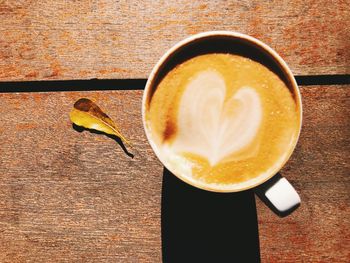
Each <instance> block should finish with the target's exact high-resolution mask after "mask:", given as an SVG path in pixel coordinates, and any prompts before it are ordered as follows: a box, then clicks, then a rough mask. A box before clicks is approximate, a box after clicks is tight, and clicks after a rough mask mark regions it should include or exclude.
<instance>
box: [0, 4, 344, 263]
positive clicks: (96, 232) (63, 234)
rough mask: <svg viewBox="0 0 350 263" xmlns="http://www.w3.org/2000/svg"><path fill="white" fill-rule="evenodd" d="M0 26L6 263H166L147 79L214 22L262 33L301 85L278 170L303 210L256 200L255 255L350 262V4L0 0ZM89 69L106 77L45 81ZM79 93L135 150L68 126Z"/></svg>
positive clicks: (0, 257) (0, 228)
mask: <svg viewBox="0 0 350 263" xmlns="http://www.w3.org/2000/svg"><path fill="white" fill-rule="evenodd" d="M0 21H1V22H0V80H1V81H2V82H1V83H0V89H1V91H2V93H1V94H0V121H1V126H0V143H1V144H0V150H1V157H0V262H68V261H70V262H160V261H161V257H162V256H161V253H162V252H161V234H160V233H161V229H160V218H161V186H162V172H163V167H162V165H161V164H160V163H159V161H158V160H157V159H156V157H155V156H154V154H153V153H152V150H151V149H150V147H149V145H148V143H147V141H146V138H145V135H144V133H143V129H142V125H141V115H140V105H141V96H142V88H143V86H144V83H145V79H146V78H147V75H148V73H149V72H150V70H151V68H152V67H153V65H154V64H155V63H156V61H157V60H158V59H159V57H160V56H161V55H162V54H163V53H164V52H165V51H166V50H167V49H168V48H169V47H171V46H172V45H173V44H175V43H176V42H178V41H179V40H181V39H183V38H185V37H186V36H189V35H191V34H194V33H198V32H202V31H208V30H234V31H240V32H243V33H247V34H250V35H252V36H255V37H257V38H259V39H261V40H262V41H264V42H266V43H267V44H269V45H270V46H271V47H273V48H274V49H275V50H276V51H277V52H278V53H280V55H281V56H282V57H283V58H284V59H285V60H286V62H287V63H288V64H289V65H290V67H291V68H292V70H293V72H294V74H296V75H297V76H298V80H299V83H300V84H301V93H302V96H303V103H304V124H303V130H302V134H301V138H300V143H299V144H298V146H297V149H296V151H295V153H294V154H293V156H292V158H291V160H290V161H289V162H288V163H287V165H286V166H285V168H284V169H283V171H282V173H283V174H284V175H285V176H286V177H287V178H288V179H289V180H290V181H291V182H292V183H293V185H294V186H295V187H296V189H297V190H298V192H299V193H300V195H301V198H302V205H301V207H300V208H299V209H298V210H297V211H295V212H294V213H293V214H292V215H290V216H288V217H285V218H279V217H277V216H276V215H274V214H273V213H272V212H271V211H270V210H269V209H268V208H267V207H266V206H265V205H264V204H262V202H261V201H259V200H257V209H258V219H259V234H260V247H261V258H262V262H349V261H350V253H349V251H350V230H349V229H350V220H349V218H350V213H349V212H350V208H349V196H350V195H349V193H350V180H349V171H350V162H349V154H350V139H349V138H350V86H349V83H350V78H349V74H350V63H349V61H350V41H349V40H350V8H349V2H348V1H341V0H335V1H331V2H330V1H326V0H318V1H315V0H311V1H301V0H296V1H286V0H282V1H271V2H264V3H261V2H260V1H231V2H226V1H219V0H214V1H178V2H176V3H173V2H171V1H169V2H158V1H111V0H104V1H87V0H86V1H45V0H44V1H35V0H32V1H24V0H21V1H10V0H0ZM314 75H316V76H314ZM307 76H312V77H307ZM92 78H98V79H111V80H108V81H91V82H90V81H76V82H75V81H68V82H49V81H51V80H81V79H86V80H89V79H92ZM125 79H127V80H125ZM39 80H40V81H41V80H42V81H44V82H27V81H39ZM10 81H11V82H10ZM303 84H308V85H303ZM335 84H339V85H335ZM29 88H31V89H32V91H35V92H30V90H29ZM111 89H113V90H111ZM62 90H64V92H62ZM77 90H80V91H77ZM18 91H21V92H18ZM27 91H28V92H27ZM80 97H89V98H92V99H94V100H96V101H97V102H98V104H99V105H100V106H101V107H102V108H104V109H106V110H107V112H108V113H109V115H110V116H111V117H112V118H113V119H115V120H116V121H117V123H118V124H119V126H120V129H121V130H122V131H123V132H124V134H125V135H126V136H127V137H128V138H131V140H132V141H133V142H134V144H135V147H136V149H137V150H138V151H139V152H140V153H141V155H136V157H135V158H134V159H131V158H129V157H128V156H126V155H125V154H124V152H123V150H122V149H121V148H120V147H119V145H118V144H116V143H115V142H114V141H113V140H111V139H110V138H108V137H105V136H101V135H98V134H92V133H89V132H82V133H79V132H77V131H76V130H74V129H73V128H72V126H71V123H70V121H69V118H68V113H69V111H70V109H71V108H72V105H73V103H74V102H75V101H76V100H77V99H78V98H80Z"/></svg>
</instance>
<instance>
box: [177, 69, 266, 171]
mask: <svg viewBox="0 0 350 263" xmlns="http://www.w3.org/2000/svg"><path fill="white" fill-rule="evenodd" d="M261 118H262V109H261V102H260V98H259V94H258V93H257V92H256V91H255V90H254V89H253V88H251V87H248V86H245V87H242V88H240V89H239V90H238V91H237V92H236V93H235V94H234V95H233V96H232V97H231V98H229V99H228V100H227V99H226V84H225V81H224V79H223V78H222V76H221V75H220V74H219V73H218V72H216V71H213V70H207V71H203V72H200V73H199V74H198V75H197V76H195V77H194V78H193V79H192V81H190V83H189V84H188V85H187V87H186V89H185V91H184V93H183V95H182V99H181V102H180V108H179V113H178V123H177V124H178V134H177V137H176V139H175V141H174V142H172V144H171V146H170V148H171V149H172V150H173V151H175V152H178V153H181V152H190V153H193V154H198V155H200V156H203V157H205V158H206V159H207V160H208V161H209V163H210V165H212V166H214V165H215V164H217V163H218V162H220V161H221V160H223V159H224V158H225V157H227V156H229V155H231V154H232V153H235V152H238V151H239V150H241V149H242V148H244V147H246V146H248V145H249V144H250V143H251V142H252V141H253V139H254V138H255V136H256V134H257V131H258V129H259V126H260V123H261ZM237 158H239V156H238V157H236V160H237ZM245 158H247V156H245ZM225 161H230V159H226V160H225Z"/></svg>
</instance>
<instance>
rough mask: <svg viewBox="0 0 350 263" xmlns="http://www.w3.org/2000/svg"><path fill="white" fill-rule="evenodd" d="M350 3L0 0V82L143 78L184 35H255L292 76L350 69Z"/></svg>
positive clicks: (319, 0) (314, 0)
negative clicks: (219, 32)
mask: <svg viewBox="0 0 350 263" xmlns="http://www.w3.org/2000/svg"><path fill="white" fill-rule="evenodd" d="M349 25H350V7H349V2H348V1H344V0H335V1H331V2H329V1H328V0H311V1H302V0H296V1H288V0H283V1H264V2H261V1H220V0H215V1H208V0H206V1H187V0H182V1H150V0H147V1H114V0H104V1H90V0H84V1H48V0H45V1H38V0H30V1H27V0H26V1H25V0H20V1H11V0H0V80H17V81H18V80H38V79H46V80H50V79H89V78H146V77H147V76H148V74H149V72H150V71H151V69H152V67H153V65H154V64H155V63H156V62H157V61H158V59H159V58H160V56H161V55H162V54H163V53H164V52H165V51H166V50H167V49H168V48H170V47H171V46H172V45H173V44H175V43H176V42H178V41H180V40H182V39H183V38H185V37H187V36H189V35H192V34H195V33H199V32H203V31H209V30H233V31H239V32H242V33H247V34H250V35H252V36H255V37H257V38H259V39H261V40H262V41H264V42H266V43H267V44H269V45H271V47H273V48H275V49H276V50H277V52H278V53H280V54H281V55H282V57H283V58H285V60H286V61H287V63H288V64H289V65H290V66H291V68H292V70H293V72H294V73H295V74H299V75H300V74H301V75H307V74H335V73H336V74H349V73H350V67H349V60H350V41H349V39H350V26H349Z"/></svg>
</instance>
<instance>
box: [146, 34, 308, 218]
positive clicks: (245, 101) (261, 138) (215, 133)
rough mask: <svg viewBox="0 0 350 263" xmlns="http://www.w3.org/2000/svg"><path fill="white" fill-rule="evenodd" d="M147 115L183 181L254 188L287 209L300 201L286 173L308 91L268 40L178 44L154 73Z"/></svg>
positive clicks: (163, 154)
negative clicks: (283, 172)
mask: <svg viewBox="0 0 350 263" xmlns="http://www.w3.org/2000/svg"><path fill="white" fill-rule="evenodd" d="M142 119H143V126H144V130H145V133H146V136H147V139H148V141H149V143H150V145H151V147H152V149H153V150H154V152H155V154H156V155H157V157H158V159H159V160H160V161H161V162H162V164H163V165H164V166H165V167H166V168H167V169H168V170H169V171H171V172H172V174H174V175H175V176H176V177H178V178H179V179H181V180H182V181H184V182H186V183H189V184H190V185H192V186H194V187H197V188H200V189H203V190H207V191H214V192H226V193H230V192H238V191H244V190H248V189H254V191H255V192H256V193H257V194H258V196H259V197H260V198H262V199H263V200H264V201H265V202H267V203H268V205H269V206H270V207H271V208H272V209H273V210H274V211H275V212H277V213H279V214H281V215H283V214H286V213H288V212H289V211H292V210H294V209H295V208H296V207H298V206H299V204H300V197H299V195H298V193H297V192H296V191H295V189H294V188H293V186H292V185H291V184H290V183H289V182H288V181H287V179H285V178H283V177H281V176H280V175H279V173H278V172H279V170H280V169H281V168H282V167H283V166H284V165H285V163H286V162H287V161H288V159H289V158H290V156H291V155H292V153H293V151H294V149H295V146H296V144H297V141H298V138H299V135H300V130H301V123H302V102H301V95H300V90H299V88H298V85H297V83H296V80H295V78H294V76H293V74H292V72H291V70H290V68H289V67H288V66H287V64H286V62H285V61H284V60H283V59H282V58H281V57H280V56H279V55H278V54H277V53H276V51H274V50H273V49H272V48H270V47H269V46H267V45H266V44H264V43H263V42H261V41H260V40H258V39H256V38H253V37H251V36H248V35H245V34H242V33H237V32H230V31H210V32H205V33H200V34H197V35H193V36H190V37H188V38H186V39H184V40H183V41H180V42H179V43H177V44H176V45H175V46H173V47H172V48H170V49H169V50H168V51H167V52H166V53H165V54H164V55H163V56H162V57H161V59H160V60H159V61H158V63H157V64H156V65H155V66H154V68H153V70H152V72H151V73H150V75H149V78H148V81H147V83H146V87H145V90H144V94H143V99H142Z"/></svg>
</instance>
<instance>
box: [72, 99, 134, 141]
mask: <svg viewBox="0 0 350 263" xmlns="http://www.w3.org/2000/svg"><path fill="white" fill-rule="evenodd" d="M69 117H70V120H71V121H72V122H73V123H74V124H76V125H78V126H81V127H84V128H86V129H93V130H97V131H100V132H104V133H107V134H111V135H115V136H118V137H119V138H120V139H121V140H122V141H123V142H124V143H126V144H127V145H129V146H131V143H130V142H129V141H128V140H127V139H126V138H125V137H124V136H123V135H122V134H121V133H120V131H119V129H118V128H117V126H116V125H115V123H114V122H113V121H112V119H111V118H110V117H108V115H107V114H106V113H104V112H103V111H102V110H101V109H100V107H99V106H97V105H96V104H95V103H94V102H92V101H91V100H89V99H87V98H82V99H79V100H78V101H77V102H75V104H74V108H73V109H72V111H71V112H70V114H69Z"/></svg>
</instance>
